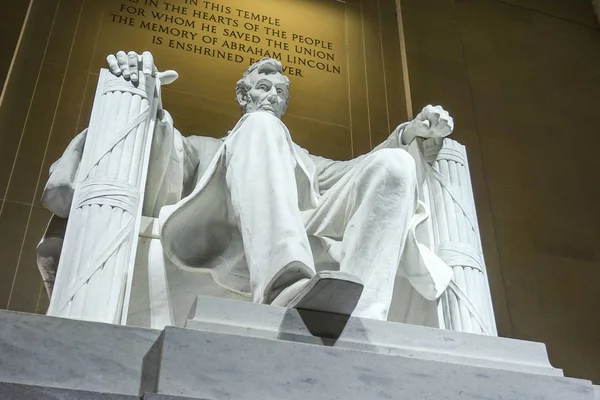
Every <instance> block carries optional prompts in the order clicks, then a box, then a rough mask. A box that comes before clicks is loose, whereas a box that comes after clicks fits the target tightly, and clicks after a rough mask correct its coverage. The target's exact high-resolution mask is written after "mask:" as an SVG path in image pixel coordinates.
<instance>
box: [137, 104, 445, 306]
mask: <svg viewBox="0 0 600 400" xmlns="http://www.w3.org/2000/svg"><path fill="white" fill-rule="evenodd" d="M259 114H265V113H259ZM257 117H258V116H257V115H252V114H247V115H244V116H243V117H242V118H241V119H240V121H239V122H238V123H237V125H236V126H235V127H234V129H233V130H232V131H231V132H230V133H229V135H228V136H227V137H225V138H224V139H221V140H219V139H209V138H199V137H190V138H185V139H184V138H182V137H181V135H180V134H179V133H178V132H177V131H176V130H175V129H174V128H173V124H172V120H171V118H170V117H169V115H168V114H166V113H165V115H164V117H163V118H162V120H161V122H160V124H159V126H158V127H157V129H160V130H161V133H160V134H159V135H156V136H159V137H162V138H163V139H162V143H164V144H167V143H172V144H173V147H172V149H171V152H170V154H169V152H168V149H166V148H165V147H164V146H162V147H161V148H160V150H161V155H160V156H159V155H158V154H157V157H152V165H151V174H152V175H149V176H159V175H160V176H164V179H163V180H162V181H152V182H151V184H152V185H153V186H152V187H150V186H149V187H147V191H146V195H147V200H150V197H159V198H160V197H162V198H168V199H169V201H166V202H165V203H167V204H168V203H170V205H166V206H164V207H162V209H161V210H159V209H157V204H159V203H161V202H154V206H153V208H152V209H150V205H149V206H148V208H147V209H146V210H147V212H148V214H149V213H152V214H156V213H159V214H160V222H161V241H162V244H163V250H164V252H165V254H166V255H167V256H168V257H169V258H170V259H171V261H173V262H174V263H175V264H176V265H177V266H179V267H180V268H184V269H189V268H205V269H210V270H211V273H212V275H213V278H214V279H215V280H216V281H217V282H218V283H219V284H220V285H222V286H224V287H225V288H227V289H229V290H232V291H234V292H237V293H243V294H247V293H249V279H248V272H247V268H246V266H245V260H244V257H243V253H242V251H241V243H240V240H241V238H240V235H239V231H238V230H237V226H236V224H235V221H234V219H233V216H232V215H231V212H229V210H230V207H231V206H230V204H229V202H228V198H229V197H228V193H227V187H226V185H225V179H224V174H225V165H224V152H225V149H226V147H227V142H228V140H229V139H230V138H232V137H233V136H234V135H238V134H252V129H260V125H259V124H256V123H253V124H252V123H251V124H248V123H246V122H247V120H248V118H257ZM262 118H263V119H265V117H262ZM269 118H270V119H271V120H272V121H271V122H270V123H275V124H280V125H281V127H282V128H283V129H284V130H285V132H286V136H287V139H288V143H289V146H290V151H291V152H292V154H293V155H294V157H295V159H296V163H297V167H296V181H297V186H298V200H299V204H298V206H299V209H300V210H301V211H306V210H310V209H312V208H314V207H315V206H316V205H317V203H318V202H319V199H320V194H321V193H322V192H324V191H326V190H327V189H328V188H330V187H331V186H333V184H334V183H335V182H336V181H337V180H339V179H340V178H341V177H342V176H343V175H344V173H345V172H347V171H349V170H350V169H352V168H353V167H354V166H355V165H356V164H358V162H359V161H360V160H361V159H362V158H363V157H364V156H361V157H357V158H355V159H353V160H349V161H333V160H329V159H326V158H323V157H317V156H312V155H310V154H309V153H308V152H307V151H306V150H305V149H303V148H301V147H299V146H298V145H296V144H295V143H294V142H293V141H292V139H291V136H290V134H289V131H288V130H287V128H286V127H285V125H284V124H283V123H282V122H281V121H280V120H278V119H276V118H274V117H266V119H267V120H268V119H269ZM263 122H264V121H263ZM248 126H250V128H248ZM401 129H402V128H401V127H399V129H397V130H396V131H395V132H393V133H392V134H391V135H390V137H389V138H388V139H387V140H386V141H385V142H383V143H382V144H381V145H379V146H378V147H377V148H376V149H374V150H373V151H378V150H380V149H383V148H400V149H404V148H406V147H407V146H406V145H403V144H402V143H401V142H400V139H399V134H400V132H401ZM170 137H172V138H173V139H172V140H170V139H169V138H170ZM156 148H157V152H158V149H159V147H156ZM207 160H210V161H207ZM196 166H197V169H196ZM174 181H179V182H181V185H180V187H181V189H179V187H174V186H173V182H174ZM191 187H193V189H192V190H191V192H190V193H189V194H187V193H186V192H187V191H189V190H190V188H191ZM178 191H179V192H180V193H182V194H184V195H185V194H187V195H186V196H185V197H183V198H182V199H181V200H180V201H177V202H176V194H177V192H178ZM248 195H249V196H251V195H252V194H251V193H249V194H248ZM165 203H163V204H165ZM427 215H428V214H427V208H426V207H425V205H424V204H423V203H422V202H420V203H419V207H418V208H417V213H416V214H415V215H414V217H413V219H412V222H411V226H410V228H409V229H410V232H409V234H408V237H407V241H406V244H405V248H404V252H403V255H402V257H401V260H400V267H399V268H398V274H399V275H400V276H401V277H404V278H406V279H407V280H408V281H409V282H410V284H411V285H412V287H413V288H414V289H415V290H416V291H417V292H418V293H420V295H421V296H422V297H423V298H425V299H427V300H430V301H431V300H435V299H436V298H437V297H439V296H440V294H441V293H442V292H443V291H444V290H445V289H446V287H447V285H448V283H449V281H450V279H451V276H452V272H451V270H450V268H449V267H448V266H447V265H446V264H444V263H443V262H442V261H441V260H440V259H439V258H438V257H437V256H436V255H435V254H434V253H433V252H432V251H431V250H429V249H428V248H427V247H426V246H424V245H423V244H420V243H418V241H417V238H416V234H415V229H416V227H417V225H419V224H420V223H421V222H423V221H424V220H425V218H427ZM279 223H282V224H285V221H279ZM307 233H308V235H309V237H310V236H313V235H318V232H311V231H310V230H309V231H308V232H307ZM325 240H327V238H325ZM311 243H314V244H315V245H318V243H319V241H316V240H311ZM327 244H328V246H327V251H326V253H327V254H321V255H319V254H315V262H316V263H317V269H319V264H320V263H327V264H328V266H330V265H331V262H332V261H333V262H335V261H339V254H340V248H339V246H340V243H339V242H334V241H331V240H329V241H328V243H327ZM388 245H389V244H388ZM313 250H315V249H313ZM299 251H300V250H299ZM315 253H317V252H315ZM282 262H283V263H285V260H282Z"/></svg>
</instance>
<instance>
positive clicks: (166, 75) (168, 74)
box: [157, 69, 179, 85]
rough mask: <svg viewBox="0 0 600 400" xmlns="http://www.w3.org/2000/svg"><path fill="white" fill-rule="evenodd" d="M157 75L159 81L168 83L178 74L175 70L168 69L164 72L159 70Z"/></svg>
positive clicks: (164, 83)
mask: <svg viewBox="0 0 600 400" xmlns="http://www.w3.org/2000/svg"><path fill="white" fill-rule="evenodd" d="M157 76H158V79H159V80H160V83H162V84H163V85H168V84H170V83H173V82H174V81H175V80H176V79H177V78H178V77H179V74H178V73H177V72H176V71H172V70H170V69H168V70H166V71H164V72H159V73H158V74H157Z"/></svg>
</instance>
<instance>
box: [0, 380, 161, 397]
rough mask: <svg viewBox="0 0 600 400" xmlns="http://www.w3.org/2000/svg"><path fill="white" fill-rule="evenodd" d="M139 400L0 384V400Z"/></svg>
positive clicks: (110, 394)
mask: <svg viewBox="0 0 600 400" xmlns="http://www.w3.org/2000/svg"><path fill="white" fill-rule="evenodd" d="M139 398H140V397H139V396H131V395H125V394H113V393H98V392H88V391H83V390H71V389H61V388H52V387H43V386H32V385H20V384H17V383H0V399H2V400H139ZM157 400H158V399H157Z"/></svg>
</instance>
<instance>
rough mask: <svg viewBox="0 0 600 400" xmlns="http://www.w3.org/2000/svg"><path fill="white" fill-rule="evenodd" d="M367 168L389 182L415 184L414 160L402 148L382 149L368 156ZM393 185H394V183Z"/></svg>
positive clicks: (405, 184)
mask: <svg viewBox="0 0 600 400" xmlns="http://www.w3.org/2000/svg"><path fill="white" fill-rule="evenodd" d="M369 168H371V169H372V170H373V172H374V176H376V177H378V178H379V179H382V180H384V181H386V182H388V183H390V184H392V183H393V182H396V184H399V185H402V186H404V187H406V186H407V185H411V186H413V185H416V176H417V175H416V165H415V160H414V159H413V158H412V156H411V155H410V154H408V152H406V151H404V150H402V149H382V150H379V151H376V152H375V153H373V154H372V155H371V156H370V163H369ZM394 186H395V185H394Z"/></svg>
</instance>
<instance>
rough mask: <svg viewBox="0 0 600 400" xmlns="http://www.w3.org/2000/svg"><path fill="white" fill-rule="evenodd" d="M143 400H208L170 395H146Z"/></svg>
mask: <svg viewBox="0 0 600 400" xmlns="http://www.w3.org/2000/svg"><path fill="white" fill-rule="evenodd" d="M142 400H206V399H199V398H197V397H181V396H171V395H168V394H158V393H146V394H145V395H144V397H143V399H142Z"/></svg>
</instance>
